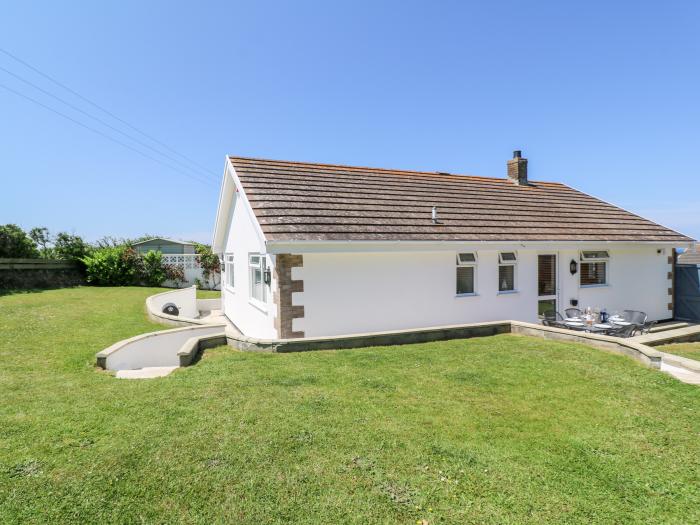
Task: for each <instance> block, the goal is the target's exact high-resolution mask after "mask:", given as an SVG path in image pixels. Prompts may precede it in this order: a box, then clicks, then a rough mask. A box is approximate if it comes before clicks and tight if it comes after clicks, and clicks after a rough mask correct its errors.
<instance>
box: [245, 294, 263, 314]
mask: <svg viewBox="0 0 700 525" xmlns="http://www.w3.org/2000/svg"><path fill="white" fill-rule="evenodd" d="M248 304H249V305H251V306H253V307H254V308H257V309H258V310H260V311H261V312H262V313H264V314H266V315H267V304H265V303H263V302H262V301H258V300H257V299H253V298H252V297H251V298H250V299H248Z"/></svg>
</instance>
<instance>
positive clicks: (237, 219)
mask: <svg viewBox="0 0 700 525" xmlns="http://www.w3.org/2000/svg"><path fill="white" fill-rule="evenodd" d="M230 213H231V216H230V218H229V219H230V220H229V225H230V226H229V229H228V231H227V233H226V240H225V243H224V246H225V250H224V253H225V254H231V253H232V254H233V256H234V288H231V287H230V286H228V275H226V273H225V272H223V273H222V274H221V280H222V283H221V297H222V305H223V309H224V313H225V314H226V316H227V317H228V318H229V319H230V320H231V322H232V323H233V324H234V325H236V326H237V327H238V329H240V330H241V331H242V332H243V333H244V334H245V335H247V336H250V337H258V338H263V339H275V338H276V337H277V330H276V329H275V316H276V308H275V305H274V303H273V302H272V290H273V289H274V288H272V287H270V286H266V287H265V288H266V295H267V298H266V301H265V303H264V304H260V303H257V302H255V301H252V300H251V299H250V292H249V275H248V254H249V253H261V254H264V253H265V251H266V250H265V242H264V239H263V238H262V236H261V235H260V233H259V230H258V229H257V227H256V222H255V219H254V218H253V217H252V212H250V210H249V208H248V207H247V206H246V205H245V203H244V201H243V199H241V198H240V197H238V196H236V197H235V202H234V205H233V206H232V207H231V212H230ZM267 265H268V268H270V271H271V273H272V275H274V273H275V271H274V257H271V256H268V257H267ZM274 284H275V283H274V282H273V283H272V285H273V286H274Z"/></svg>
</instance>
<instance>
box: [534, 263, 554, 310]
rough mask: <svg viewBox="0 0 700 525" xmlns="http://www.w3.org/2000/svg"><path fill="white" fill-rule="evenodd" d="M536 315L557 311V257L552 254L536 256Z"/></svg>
mask: <svg viewBox="0 0 700 525" xmlns="http://www.w3.org/2000/svg"><path fill="white" fill-rule="evenodd" d="M537 296H538V302H537V314H538V315H539V316H540V317H542V315H543V314H544V312H547V311H549V310H554V311H557V256H556V255H555V254H553V253H548V254H540V255H538V256H537Z"/></svg>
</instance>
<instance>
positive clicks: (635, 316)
mask: <svg viewBox="0 0 700 525" xmlns="http://www.w3.org/2000/svg"><path fill="white" fill-rule="evenodd" d="M622 317H623V319H624V320H625V321H627V322H628V323H632V324H633V325H636V326H637V327H638V328H639V329H640V330H641V329H642V328H643V327H644V325H645V323H646V322H647V314H645V313H644V312H639V311H637V310H625V311H624V312H622Z"/></svg>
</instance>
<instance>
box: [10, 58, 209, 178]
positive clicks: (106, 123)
mask: <svg viewBox="0 0 700 525" xmlns="http://www.w3.org/2000/svg"><path fill="white" fill-rule="evenodd" d="M0 70H2V71H4V72H5V73H7V74H9V75H12V76H13V77H15V78H16V79H18V80H20V81H22V82H24V83H25V84H27V85H29V86H32V87H33V88H34V89H37V90H39V91H41V92H42V93H44V94H45V95H48V96H50V97H51V98H53V99H55V100H58V101H59V102H62V103H63V104H65V105H66V106H68V107H69V108H71V109H73V110H75V111H78V112H79V113H82V114H83V115H85V116H87V117H89V118H91V119H93V120H95V121H97V122H99V123H100V124H102V125H103V126H106V127H108V128H110V129H112V130H114V131H116V132H117V133H119V134H121V135H123V136H124V137H126V138H128V139H130V140H133V141H134V142H136V143H138V144H140V145H141V146H143V147H145V148H148V149H149V150H151V151H153V152H155V153H157V154H158V155H162V156H163V157H165V158H169V156H168V155H167V154H165V153H163V152H162V151H159V150H157V149H155V148H153V147H152V146H151V145H150V144H147V143H146V142H143V141H142V140H139V139H137V138H134V137H133V136H131V135H129V134H128V133H124V132H123V131H122V130H120V129H119V128H117V127H115V126H112V125H111V124H110V123H108V122H105V121H104V120H102V119H101V118H99V117H96V116H94V115H92V114H90V113H88V112H87V111H84V110H82V109H81V108H79V107H78V106H76V105H74V104H71V103H70V102H68V101H67V100H64V99H62V98H61V97H59V96H57V95H54V94H53V93H51V92H50V91H47V90H45V89H44V88H42V87H40V86H37V85H36V84H34V83H33V82H30V81H29V80H27V79H26V78H24V77H22V76H20V75H17V74H16V73H13V72H12V71H10V70H9V69H5V68H4V67H2V66H0ZM183 167H184V168H186V169H189V170H191V171H193V172H194V173H197V174H199V173H200V170H196V169H194V168H191V167H190V166H186V165H183ZM202 175H205V174H204V173H202ZM206 175H207V176H209V174H208V173H207V174H206Z"/></svg>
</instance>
